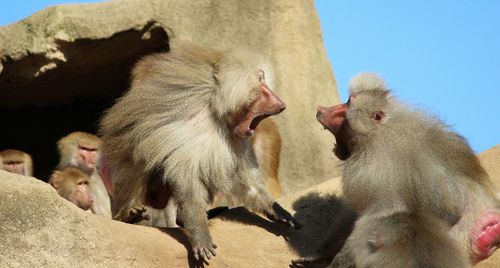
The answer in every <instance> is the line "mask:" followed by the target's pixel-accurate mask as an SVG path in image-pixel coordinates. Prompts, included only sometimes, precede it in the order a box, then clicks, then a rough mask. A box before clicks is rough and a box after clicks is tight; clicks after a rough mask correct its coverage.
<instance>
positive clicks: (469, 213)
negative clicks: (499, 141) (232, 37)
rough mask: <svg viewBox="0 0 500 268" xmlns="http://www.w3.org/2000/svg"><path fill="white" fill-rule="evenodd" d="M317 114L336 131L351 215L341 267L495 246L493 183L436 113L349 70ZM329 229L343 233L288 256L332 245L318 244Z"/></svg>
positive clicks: (419, 260)
mask: <svg viewBox="0 0 500 268" xmlns="http://www.w3.org/2000/svg"><path fill="white" fill-rule="evenodd" d="M317 119H318V121H319V122H320V123H321V124H322V125H323V126H324V127H325V128H326V129H328V130H329V131H330V132H331V133H332V134H333V135H334V136H335V139H336V146H335V149H334V152H335V155H336V156H337V157H338V158H340V159H341V160H344V165H343V167H344V170H343V178H342V180H343V183H342V190H343V198H344V200H345V201H346V203H347V206H348V207H350V208H352V209H353V210H354V211H355V212H356V213H357V215H358V216H359V219H358V220H357V222H356V224H355V226H354V229H353V230H352V234H351V235H350V237H349V238H348V239H347V244H346V245H345V246H344V248H343V250H342V251H344V250H348V251H350V252H348V253H347V254H346V252H341V254H339V255H342V256H346V255H351V256H352V258H353V259H352V260H351V261H352V262H353V263H351V264H349V263H343V264H342V265H343V266H349V265H353V264H355V266H357V267H400V266H399V265H398V264H403V263H404V265H403V266H405V267H468V266H470V265H471V264H474V263H476V262H478V261H480V260H483V259H485V258H487V257H488V256H490V255H491V254H492V253H493V252H494V251H495V249H496V248H497V246H498V241H500V209H499V208H500V202H499V200H498V195H497V193H496V192H495V189H494V186H493V183H492V182H491V181H490V180H489V177H488V175H487V174H486V172H485V170H484V169H483V168H482V167H481V165H480V163H479V161H478V159H477V157H476V156H475V155H474V153H473V151H472V150H471V148H470V147H469V145H468V144H467V142H466V141H465V139H464V138H463V137H461V136H460V135H458V134H456V133H455V132H453V131H452V130H450V128H449V127H448V126H446V125H445V124H444V123H443V122H441V121H440V120H439V119H437V118H435V117H433V116H430V115H428V114H427V113H425V112H424V111H420V110H418V109H415V108H411V107H408V105H405V104H403V103H402V102H400V101H398V100H397V99H396V98H395V97H394V96H393V95H392V94H391V92H390V91H389V90H388V89H387V87H386V85H385V82H384V81H383V80H382V79H381V78H380V77H378V76H377V75H375V74H370V73H364V74H360V75H358V76H356V77H354V78H353V79H352V81H351V83H350V96H349V100H348V101H347V102H346V103H344V104H339V105H336V106H333V107H329V108H325V107H318V111H317ZM352 222H354V220H347V221H346V223H345V224H352ZM415 222H416V223H418V224H415ZM349 231H350V230H349ZM410 234H411V235H410ZM336 236H338V237H345V236H346V235H345V234H341V233H338V232H337V231H336V230H331V233H330V234H328V235H327V236H326V239H325V241H324V242H323V243H322V245H323V248H319V249H318V251H317V252H318V253H317V254H316V255H315V256H312V257H311V256H308V257H305V258H303V259H300V260H296V261H294V264H297V265H305V264H308V263H309V262H316V261H318V260H321V259H322V258H325V257H326V258H327V259H331V257H332V256H334V255H335V254H336V253H337V252H328V247H327V246H326V247H325V246H324V245H328V241H332V243H338V241H337V242H333V241H334V240H335V238H336ZM373 237H377V238H376V239H375V242H374V241H372V240H373V239H374V238H373ZM432 237H435V239H434V240H433V239H431V238H432ZM405 240H409V241H405ZM398 241H405V242H404V243H403V244H401V243H400V242H398ZM431 241H432V242H431ZM410 246H411V247H410ZM325 249H326V250H325ZM436 256H437V257H436ZM396 259H397V261H396ZM388 260H394V261H395V262H392V263H389V262H388ZM334 261H335V260H334ZM331 266H334V265H333V264H332V265H331Z"/></svg>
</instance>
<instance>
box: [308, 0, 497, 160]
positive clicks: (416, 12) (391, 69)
mask: <svg viewBox="0 0 500 268" xmlns="http://www.w3.org/2000/svg"><path fill="white" fill-rule="evenodd" d="M315 4H316V8H317V10H318V14H319V16H320V19H321V26H322V30H323V38H324V43H325V47H326V50H327V53H328V56H329V59H330V64H331V65H332V68H333V70H334V74H335V77H336V79H337V84H338V89H339V93H340V95H341V97H342V100H345V99H346V98H347V87H348V84H349V80H350V78H351V77H352V76H353V75H355V74H357V73H359V72H363V71H373V72H377V73H379V74H381V75H382V76H383V77H384V78H385V79H386V82H387V84H388V85H389V87H390V88H391V89H392V90H393V92H394V94H395V95H397V96H398V97H400V98H401V99H403V100H405V101H406V102H409V103H412V104H414V105H416V106H417V107H420V108H424V109H427V110H430V111H431V112H432V113H433V114H435V115H437V116H439V117H440V118H442V119H443V120H445V121H446V123H448V124H449V125H451V127H452V128H453V129H454V130H455V131H457V132H459V133H460V134H462V135H463V136H464V137H466V138H467V139H468V141H469V143H470V144H471V146H472V148H473V149H474V151H475V152H482V151H484V150H486V149H488V148H491V147H493V146H494V145H497V144H500V17H499V16H500V1H495V0H482V1H465V0H455V1H452V0H440V1H429V0H428V1H416V0H413V1H397V0H386V1H374V0H365V1H361V0H349V1H332V0H317V1H315Z"/></svg>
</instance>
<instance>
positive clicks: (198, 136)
mask: <svg viewBox="0 0 500 268" xmlns="http://www.w3.org/2000/svg"><path fill="white" fill-rule="evenodd" d="M240 52H241V50H239V51H232V52H223V51H222V50H215V49H206V48H200V47H196V46H193V45H189V44H184V45H179V46H175V45H174V46H171V50H170V51H169V52H168V53H159V54H153V55H150V56H147V57H145V58H143V59H142V60H141V61H139V63H138V64H137V65H136V66H135V68H134V69H133V72H132V85H131V88H130V90H129V91H128V92H127V93H126V94H125V95H124V96H123V97H121V98H120V99H119V100H118V101H117V102H116V104H115V105H114V106H113V107H111V108H110V109H109V110H108V111H107V112H106V113H105V115H104V117H103V118H102V120H101V124H100V134H101V137H102V138H103V141H104V154H105V156H106V159H107V161H108V162H109V165H110V169H111V171H112V172H111V177H112V181H113V188H114V201H116V204H117V207H116V208H117V210H116V211H115V213H114V215H115V218H117V219H121V220H128V218H129V217H130V216H131V214H130V212H133V213H135V212H136V211H137V210H136V208H137V207H138V206H139V207H140V206H141V205H142V204H145V205H148V206H153V207H155V206H154V205H153V204H152V203H155V204H162V205H166V203H167V200H168V198H169V197H170V196H171V197H172V198H171V199H172V200H174V201H175V202H176V203H177V204H178V207H179V211H178V213H179V216H180V218H181V219H182V222H183V225H184V228H185V229H186V231H187V233H188V235H189V238H190V242H191V245H192V249H193V252H194V256H195V258H196V259H197V260H199V259H200V258H201V259H205V260H208V259H210V258H211V257H212V256H215V254H216V251H215V248H216V245H215V244H214V243H213V242H212V238H211V236H210V233H209V230H208V220H207V214H206V211H207V209H208V204H209V203H210V202H211V200H212V198H213V196H214V195H215V194H216V193H222V194H224V195H226V196H228V197H229V198H230V199H234V200H237V202H242V203H243V204H245V205H246V206H248V207H249V208H250V209H253V210H255V211H257V212H261V213H263V214H265V215H266V216H267V217H269V218H270V219H272V220H274V221H277V222H280V223H283V224H286V225H289V226H291V227H295V228H297V227H299V224H298V223H297V222H296V221H295V219H294V218H293V217H292V216H291V215H290V213H288V212H287V211H286V210H285V209H283V208H282V207H281V206H280V205H279V204H278V203H276V202H275V201H274V200H273V198H272V197H271V196H270V195H269V194H268V193H267V192H266V190H265V187H264V182H263V179H262V175H261V173H260V171H259V167H258V164H257V161H256V159H255V154H254V151H253V150H252V148H251V146H250V143H249V141H248V139H249V138H250V137H251V136H252V135H253V134H254V132H255V128H256V127H257V125H258V124H259V122H260V121H261V120H263V119H264V118H266V117H268V116H271V115H274V114H278V113H280V112H281V111H283V110H284V109H285V103H284V102H282V101H281V100H280V99H279V98H278V96H277V95H276V94H275V93H274V92H273V91H271V90H270V89H269V88H268V86H267V85H266V82H265V77H264V71H262V70H260V69H258V66H259V65H257V64H255V63H256V62H255V58H254V57H252V56H248V55H246V54H244V53H240Z"/></svg>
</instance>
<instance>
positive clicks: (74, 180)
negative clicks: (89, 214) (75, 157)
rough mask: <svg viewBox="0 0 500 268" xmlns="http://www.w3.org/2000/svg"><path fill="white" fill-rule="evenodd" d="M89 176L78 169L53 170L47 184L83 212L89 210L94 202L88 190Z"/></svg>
mask: <svg viewBox="0 0 500 268" xmlns="http://www.w3.org/2000/svg"><path fill="white" fill-rule="evenodd" d="M89 181H90V176H89V175H88V174H86V173H84V172H83V171H81V170H80V169H78V168H75V167H70V166H68V167H64V168H61V169H60V170H55V171H54V172H53V173H52V175H51V176H50V179H49V183H50V185H52V186H53V187H54V188H55V189H56V191H57V193H58V194H59V195H60V196H62V197H63V198H65V199H67V200H69V201H71V202H72V203H74V204H75V205H76V206H78V207H79V208H81V209H83V210H87V211H88V210H91V207H92V204H93V202H94V200H93V198H92V194H91V193H90V189H89V185H88V184H89Z"/></svg>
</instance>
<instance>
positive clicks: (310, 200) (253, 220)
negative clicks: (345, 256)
mask: <svg viewBox="0 0 500 268" xmlns="http://www.w3.org/2000/svg"><path fill="white" fill-rule="evenodd" d="M497 148H498V146H497V147H495V148H493V149H492V150H488V151H486V152H485V153H482V154H480V156H479V157H480V159H481V161H482V162H483V164H484V165H485V168H486V169H487V170H493V168H494V166H496V165H498V164H496V165H495V163H498V162H497V160H496V159H499V157H500V151H498V150H497ZM490 175H492V177H493V178H495V183H497V184H498V181H499V180H498V178H499V177H500V176H499V175H500V173H498V172H495V173H492V174H490ZM340 193H341V187H340V178H335V179H332V180H329V181H326V182H324V183H322V184H319V185H315V186H313V187H311V188H309V189H306V190H303V191H300V192H297V193H294V194H292V195H289V196H286V197H284V198H281V199H280V200H279V202H280V203H281V204H282V205H283V206H284V207H286V208H288V209H289V210H290V211H291V212H292V214H294V216H295V217H296V219H297V220H298V221H299V222H300V223H302V224H303V227H302V229H300V230H292V229H289V228H286V227H284V226H281V225H279V224H276V223H273V222H270V221H268V220H266V219H265V218H263V217H261V216H258V215H256V214H254V213H251V212H249V211H248V210H246V209H244V208H234V209H230V210H227V211H225V212H223V213H221V214H220V215H219V216H217V217H216V218H214V219H211V220H210V229H211V233H212V236H213V239H214V242H215V243H216V244H217V245H218V249H217V252H218V255H217V256H216V257H215V258H213V259H212V260H211V261H210V266H213V267H288V265H289V264H290V260H291V259H293V258H296V257H297V256H299V255H300V256H303V255H306V254H308V253H311V251H312V250H313V248H314V247H313V245H315V244H316V243H317V242H318V241H320V239H321V238H322V237H323V236H324V231H325V230H326V229H327V228H328V227H329V225H330V224H331V222H333V221H334V220H335V217H336V215H337V214H336V213H337V211H338V209H339V208H340V206H341V202H340V201H339V200H338V199H337V197H336V196H338V195H340ZM0 237H2V243H0V252H2V258H0V266H2V267H4V266H7V267H27V266H30V267H41V266H45V267H47V266H49V267H72V266H88V265H91V266H93V267H108V266H111V267H122V266H125V267H131V266H132V267H159V266H160V267H161V266H169V267H186V266H189V267H194V266H195V262H194V259H193V257H192V254H191V251H190V250H189V247H190V246H189V244H188V239H187V236H186V234H185V233H184V232H183V231H182V230H181V229H167V228H152V227H146V226H139V225H131V224H125V223H122V222H117V221H113V220H109V219H106V218H103V217H100V216H96V215H93V214H88V213H85V212H84V211H83V210H81V209H79V208H77V207H76V206H75V205H73V204H72V203H70V202H68V201H66V200H64V199H62V198H60V197H59V196H58V195H57V193H56V191H55V190H54V189H52V187H51V186H50V185H48V184H46V183H44V182H42V181H40V180H37V179H35V178H30V177H23V176H19V175H15V174H11V173H7V172H4V171H1V170H0ZM498 263H500V251H497V252H495V254H493V256H491V257H490V258H489V259H488V260H486V261H483V262H481V263H479V264H478V265H477V266H478V267H498Z"/></svg>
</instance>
